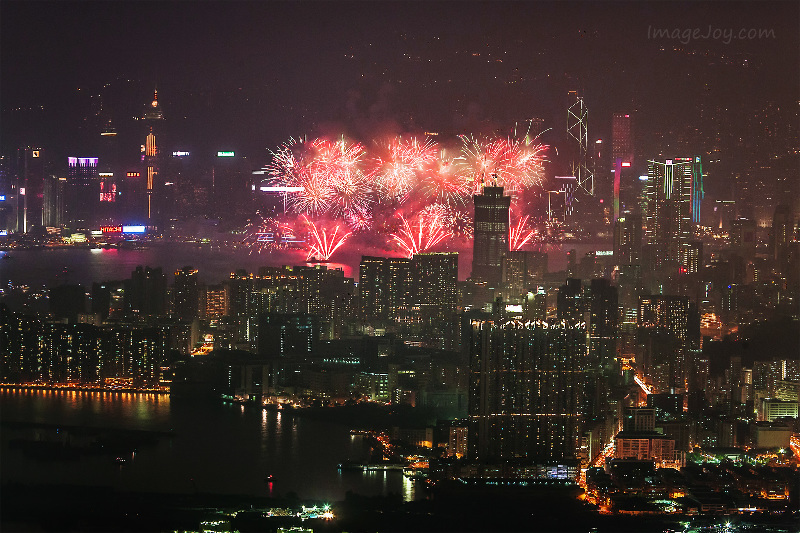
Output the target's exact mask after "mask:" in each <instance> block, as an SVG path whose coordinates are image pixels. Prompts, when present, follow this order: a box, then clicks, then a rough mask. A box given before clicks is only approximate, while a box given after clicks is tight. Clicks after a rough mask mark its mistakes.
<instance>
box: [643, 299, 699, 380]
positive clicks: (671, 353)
mask: <svg viewBox="0 0 800 533" xmlns="http://www.w3.org/2000/svg"><path fill="white" fill-rule="evenodd" d="M637 322H638V329H639V337H640V340H641V341H642V342H644V343H645V347H646V351H645V354H644V356H643V358H642V361H641V362H642V363H643V366H645V367H647V368H649V369H650V372H649V373H650V374H651V375H653V374H654V373H655V372H654V371H653V369H654V368H655V367H661V368H662V371H660V373H661V374H663V378H662V379H661V382H660V383H659V388H668V387H678V388H686V387H687V383H688V380H689V373H690V371H691V368H690V366H691V360H690V357H689V350H692V349H696V348H698V347H699V341H700V317H699V314H698V312H697V306H696V305H695V304H693V303H692V302H691V300H690V299H689V297H687V296H642V297H640V298H639V312H638V320H637ZM637 362H640V361H639V359H638V358H637Z"/></svg>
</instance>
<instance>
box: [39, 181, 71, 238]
mask: <svg viewBox="0 0 800 533" xmlns="http://www.w3.org/2000/svg"><path fill="white" fill-rule="evenodd" d="M66 194H67V178H65V177H56V176H46V177H45V179H44V214H43V216H42V223H43V224H44V225H45V227H59V226H61V225H63V224H64V222H65V215H66V206H65V205H64V202H65V201H66Z"/></svg>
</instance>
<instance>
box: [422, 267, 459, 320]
mask: <svg viewBox="0 0 800 533" xmlns="http://www.w3.org/2000/svg"><path fill="white" fill-rule="evenodd" d="M412 262H413V272H414V305H415V306H418V307H419V310H420V316H421V318H422V319H423V320H425V321H428V322H430V321H441V320H447V319H448V318H449V317H451V316H452V315H454V314H455V312H456V306H457V305H458V289H457V287H456V284H457V282H458V253H455V252H444V253H422V254H415V255H414V257H413V259H412Z"/></svg>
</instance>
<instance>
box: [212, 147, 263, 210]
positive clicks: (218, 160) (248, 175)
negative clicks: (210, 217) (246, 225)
mask: <svg viewBox="0 0 800 533" xmlns="http://www.w3.org/2000/svg"><path fill="white" fill-rule="evenodd" d="M252 185H253V174H252V170H251V168H250V167H249V165H248V162H247V159H246V158H244V157H242V156H240V155H238V154H237V153H236V152H233V151H218V152H217V155H216V157H215V158H214V163H213V166H212V167H211V193H212V195H213V197H214V198H215V199H216V200H215V201H214V202H213V204H212V205H213V210H212V212H213V214H214V216H217V217H220V218H222V219H226V220H229V219H244V218H246V217H247V216H249V215H250V214H251V213H252V210H251V207H252V205H253V190H252Z"/></svg>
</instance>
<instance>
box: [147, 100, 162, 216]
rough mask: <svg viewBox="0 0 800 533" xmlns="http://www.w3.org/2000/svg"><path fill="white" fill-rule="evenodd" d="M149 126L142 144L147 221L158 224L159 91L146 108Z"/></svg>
mask: <svg viewBox="0 0 800 533" xmlns="http://www.w3.org/2000/svg"><path fill="white" fill-rule="evenodd" d="M142 120H143V121H144V123H145V125H146V127H147V136H146V137H145V142H144V144H143V145H142V161H143V162H144V171H145V175H144V178H145V191H146V194H147V222H148V224H156V223H157V221H158V220H157V219H158V214H159V211H160V209H159V208H160V202H159V200H160V199H159V197H158V194H159V192H160V191H161V189H162V187H161V184H160V183H159V176H158V173H159V157H158V156H159V149H158V143H157V140H156V134H158V133H160V131H159V127H160V124H161V122H163V120H164V113H163V112H162V111H161V105H160V104H159V103H158V91H154V93H153V101H152V102H151V103H150V104H149V105H148V106H147V107H146V108H145V112H144V115H143V116H142Z"/></svg>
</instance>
